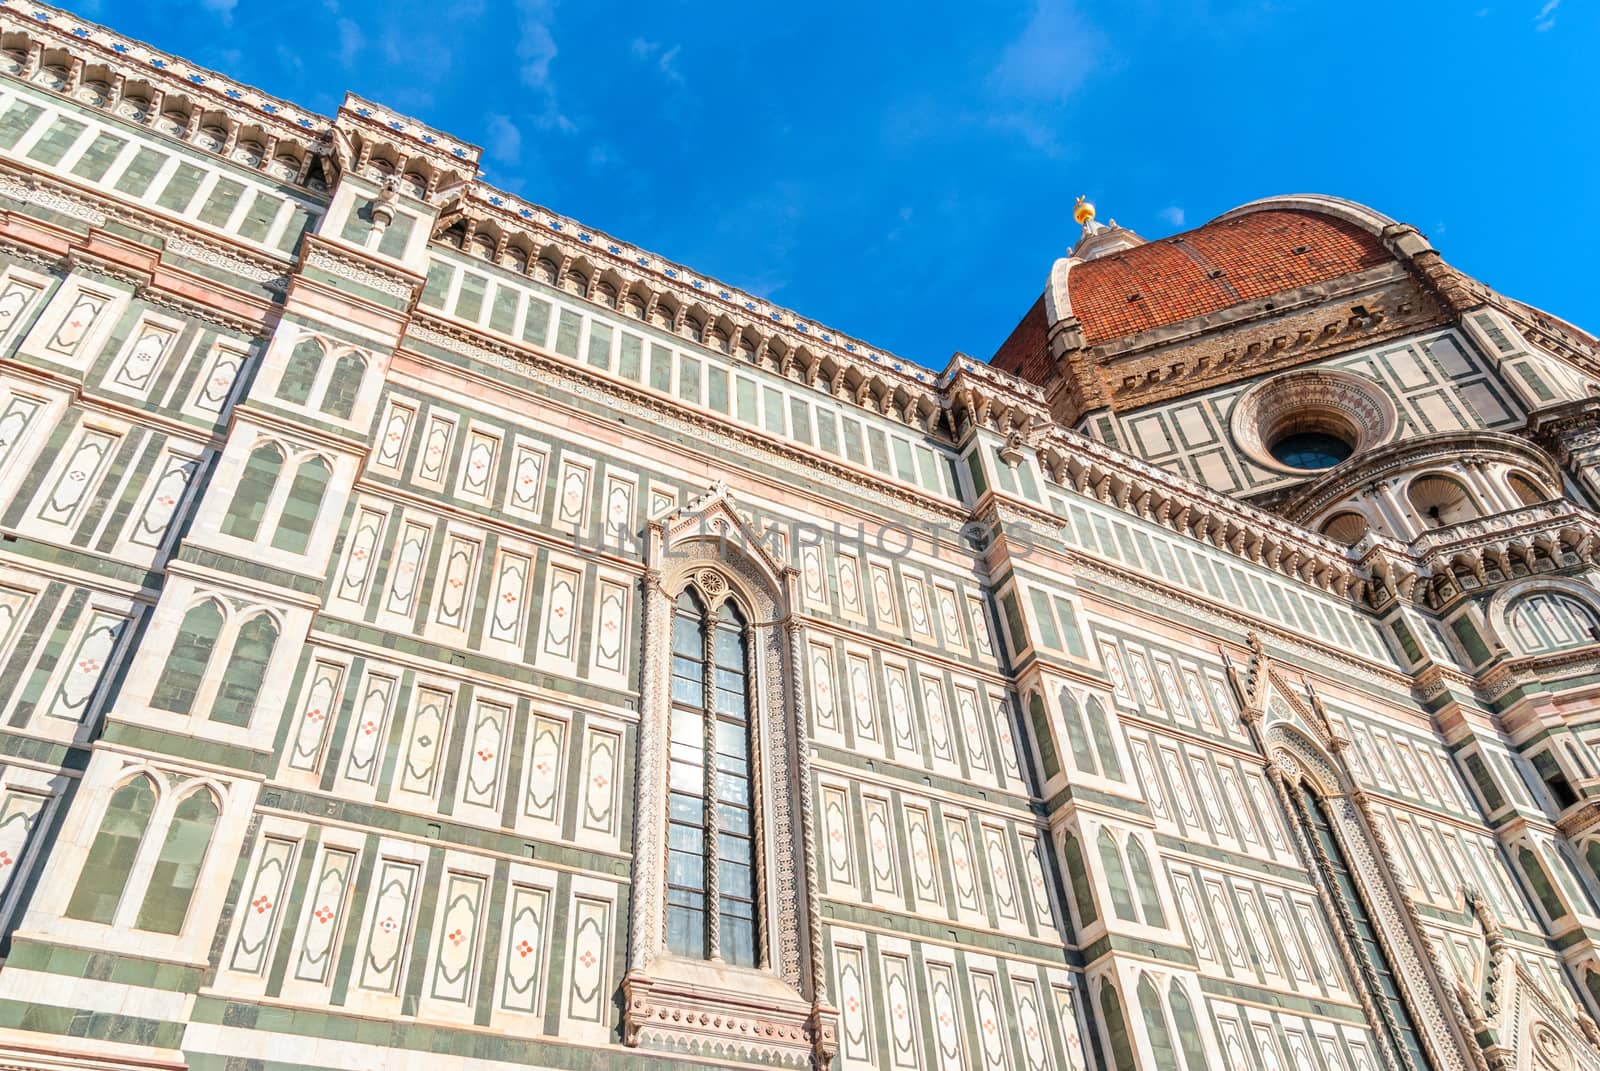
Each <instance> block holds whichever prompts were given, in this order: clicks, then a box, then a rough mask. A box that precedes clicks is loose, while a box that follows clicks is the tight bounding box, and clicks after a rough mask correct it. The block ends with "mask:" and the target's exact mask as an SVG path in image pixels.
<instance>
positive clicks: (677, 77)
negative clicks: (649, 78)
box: [628, 37, 683, 85]
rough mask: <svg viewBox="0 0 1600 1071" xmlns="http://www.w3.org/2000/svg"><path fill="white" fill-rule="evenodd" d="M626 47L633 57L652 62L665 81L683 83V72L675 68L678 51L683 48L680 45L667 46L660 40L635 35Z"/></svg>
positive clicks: (644, 61)
mask: <svg viewBox="0 0 1600 1071" xmlns="http://www.w3.org/2000/svg"><path fill="white" fill-rule="evenodd" d="M628 48H629V51H631V52H632V53H633V58H634V59H636V60H639V61H640V62H643V63H651V64H654V65H655V68H656V69H657V70H658V71H660V72H661V76H662V77H663V78H665V79H666V80H667V81H669V82H677V83H678V84H680V85H681V84H682V83H683V74H682V72H680V71H679V70H678V68H677V60H678V53H679V52H681V51H682V50H683V46H682V45H673V46H672V47H671V48H668V47H667V46H665V45H663V44H662V43H661V42H660V41H646V40H645V39H644V38H642V37H635V38H634V39H633V41H632V42H631V43H630V44H629V46H628Z"/></svg>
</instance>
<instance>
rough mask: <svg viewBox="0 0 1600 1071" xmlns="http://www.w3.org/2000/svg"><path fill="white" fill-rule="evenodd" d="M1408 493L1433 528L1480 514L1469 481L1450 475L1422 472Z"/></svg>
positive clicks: (1423, 518) (1420, 514) (1466, 519)
mask: <svg viewBox="0 0 1600 1071" xmlns="http://www.w3.org/2000/svg"><path fill="white" fill-rule="evenodd" d="M1406 497H1407V498H1408V499H1410V501H1411V508H1412V509H1414V510H1416V511H1417V516H1418V517H1419V518H1421V520H1422V523H1423V524H1425V525H1427V526H1428V527H1429V528H1444V527H1446V526H1447V525H1452V524H1460V523H1461V522H1462V521H1470V520H1472V518H1474V517H1476V516H1478V507H1477V505H1476V503H1474V502H1473V501H1472V495H1471V494H1470V493H1469V492H1468V491H1467V488H1466V485H1465V484H1463V483H1462V482H1461V481H1460V480H1457V479H1454V478H1452V477H1449V476H1441V475H1438V474H1437V473H1433V474H1429V475H1427V476H1419V477H1417V478H1416V479H1415V480H1412V481H1411V486H1410V487H1409V488H1407V489H1406Z"/></svg>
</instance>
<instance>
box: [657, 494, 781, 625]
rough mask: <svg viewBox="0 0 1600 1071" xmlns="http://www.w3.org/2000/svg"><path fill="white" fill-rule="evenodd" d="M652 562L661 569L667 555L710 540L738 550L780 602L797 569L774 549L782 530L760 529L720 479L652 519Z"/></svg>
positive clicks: (676, 554)
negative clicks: (758, 529) (681, 503)
mask: <svg viewBox="0 0 1600 1071" xmlns="http://www.w3.org/2000/svg"><path fill="white" fill-rule="evenodd" d="M650 535H651V542H650V561H651V562H652V564H653V565H655V566H656V567H657V568H660V567H661V565H662V563H663V559H664V557H665V556H666V555H669V554H672V555H673V556H681V555H682V553H683V548H684V545H685V544H688V543H695V542H711V543H715V544H717V545H718V546H719V547H721V548H726V549H729V550H734V551H738V552H740V553H739V556H740V557H742V558H743V559H744V560H745V561H746V562H747V563H748V564H749V565H750V566H751V567H753V568H754V570H755V571H756V572H757V573H759V574H761V576H762V578H763V579H764V580H765V581H766V582H767V583H768V584H769V585H770V586H771V588H772V591H773V593H774V595H775V596H776V597H777V598H778V599H779V601H786V599H787V596H788V589H789V582H790V579H791V578H792V576H793V574H794V572H795V570H794V568H793V567H792V566H790V565H787V564H786V563H784V562H783V561H782V560H781V559H780V558H779V557H778V555H777V553H775V551H774V542H775V541H777V540H780V539H781V533H779V532H777V531H776V530H774V529H768V530H767V531H766V532H758V531H757V530H756V527H755V523H754V521H753V520H752V519H751V518H750V516H749V515H748V514H747V513H744V512H742V511H741V510H740V509H739V508H738V505H737V503H736V501H735V499H734V494H733V491H732V490H731V489H730V488H729V487H728V485H727V483H725V482H724V481H722V480H717V481H716V482H715V483H713V484H711V486H710V487H708V488H707V489H706V491H705V492H704V493H703V494H701V495H698V496H697V497H695V498H692V499H690V500H689V501H688V502H687V503H685V504H684V505H683V506H682V507H680V508H679V509H677V510H674V511H673V512H671V513H668V514H667V515H666V516H664V517H661V518H658V519H656V520H652V521H651V522H650Z"/></svg>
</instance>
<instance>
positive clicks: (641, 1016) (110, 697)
mask: <svg viewBox="0 0 1600 1071" xmlns="http://www.w3.org/2000/svg"><path fill="white" fill-rule="evenodd" d="M478 160H479V150H478V149H477V148H475V147H474V146H472V145H468V144H465V143H462V142H460V141H458V140H456V139H454V138H452V137H451V136H449V135H448V134H447V133H445V132H443V131H439V130H434V129H431V128H429V127H426V126H424V125H422V124H420V123H418V122H416V121H414V120H412V119H410V118H407V117H404V116H400V115H397V114H394V113H392V112H390V111H389V110H387V109H385V108H384V107H383V106H381V105H379V104H376V103H373V102H369V101H365V100H362V99H360V98H357V97H354V96H349V97H346V98H345V101H344V104H343V105H342V106H341V107H340V108H339V110H338V112H337V114H336V115H334V116H332V117H326V116H322V115H317V114H313V113H310V112H307V111H305V110H303V109H301V108H299V107H297V106H296V105H294V104H292V103H290V102H288V101H283V100H278V99H274V98H271V97H269V96H266V95H264V94H262V93H261V92H259V91H257V90H255V89H253V88H251V87H249V86H245V85H242V84H238V83H235V82H233V81H231V80H229V79H228V78H227V77H226V76H225V75H223V74H219V73H216V72H212V71H209V70H203V69H200V68H197V67H195V66H193V65H192V64H189V63H187V62H186V61H184V60H183V59H181V58H179V57H175V56H171V55H168V54H165V53H162V52H159V51H157V50H155V49H153V48H151V47H148V46H146V45H144V44H141V43H139V42H136V41H132V40H129V39H126V38H123V37H121V36H119V35H118V34H117V33H116V32H114V31H113V30H110V29H107V28H104V27H101V26H97V25H94V24H91V23H87V22H84V21H83V20H80V19H78V18H76V17H75V16H72V15H70V14H68V13H66V12H63V11H59V10H56V9H52V8H48V7H44V6H39V5H32V4H18V3H10V2H8V3H5V4H4V5H3V6H0V954H3V963H0V1066H4V1067H6V1068H26V1069H30V1071H32V1069H46V1068H69V1067H70V1068H97V1069H135V1068H138V1069H169V1068H170V1069H180V1068H192V1069H196V1071H202V1069H203V1071H246V1069H248V1071H287V1069H289V1068H312V1069H318V1071H362V1069H369V1068H413V1067H414V1068H427V1069H429V1071H441V1069H461V1071H468V1069H470V1071H494V1069H501V1068H504V1069H510V1068H522V1067H535V1068H551V1069H556V1068H561V1069H568V1068H570V1069H586V1068H613V1069H643V1068H657V1067H665V1068H675V1067H677V1068H691V1067H726V1068H742V1067H786V1068H818V1069H821V1068H838V1069H842V1071H847V1069H856V1068H876V1069H883V1071H924V1069H926V1071H958V1069H968V1068H971V1069H981V1071H1168V1069H1171V1071H1208V1069H1227V1071H1233V1069H1247V1071H1391V1069H1398V1071H1567V1069H1581V1071H1596V1069H1600V1028H1597V1027H1596V1023H1595V1018H1594V1017H1595V1016H1596V1015H1600V717H1597V716H1596V714H1595V710H1594V709H1593V708H1591V707H1590V706H1589V705H1588V704H1590V703H1594V702H1595V701H1596V695H1597V693H1600V646H1597V645H1600V590H1597V579H1600V540H1597V536H1600V522H1597V518H1596V514H1595V512H1594V509H1595V507H1597V506H1600V467H1597V462H1600V397H1597V395H1600V343H1597V341H1596V339H1595V338H1593V337H1591V336H1590V335H1588V334H1586V333H1584V332H1583V331H1581V330H1579V329H1578V328H1575V327H1573V326H1571V325H1568V324H1566V323H1564V322H1562V321H1561V320H1559V319H1557V318H1555V317H1553V316H1550V315H1548V314H1546V313H1543V312H1541V311H1539V310H1538V309H1536V308H1533V307H1531V306H1529V305H1525V304H1522V303H1521V302H1519V301H1516V300H1513V299H1511V298H1507V297H1504V296H1502V295H1500V294H1498V293H1496V292H1495V291H1493V290H1491V289H1489V288H1488V287H1486V286H1484V285H1483V284H1481V283H1479V282H1477V281H1475V280H1473V279H1470V278H1468V277H1466V276H1464V275H1463V274H1461V273H1460V272H1459V271H1457V270H1455V269H1454V268H1452V267H1451V266H1450V265H1449V264H1448V263H1446V262H1445V261H1444V260H1443V259H1442V258H1441V256H1440V254H1439V253H1438V252H1437V251H1436V250H1435V249H1434V248H1433V247H1432V246H1431V245H1430V244H1429V242H1428V241H1427V239H1426V238H1424V237H1423V236H1422V235H1421V234H1419V233H1418V232H1417V230H1416V229H1415V228H1413V227H1410V226H1407V225H1405V224H1402V223H1397V222H1395V221H1394V220H1391V219H1389V218H1387V217H1385V216H1383V215H1381V214H1380V213H1378V212H1376V211H1374V210H1372V209H1369V208H1366V207H1363V206H1361V205H1357V204H1353V203H1351V202H1348V201H1343V200H1338V199H1335V198H1330V197H1320V196H1285V197H1276V198H1270V199H1267V200H1264V201H1258V202H1254V203H1251V204H1247V205H1244V206H1242V207H1240V208H1238V209H1235V210H1233V211H1231V212H1228V213H1226V214H1225V215H1223V216H1221V217H1219V218H1217V219H1215V220H1212V221H1211V222H1209V223H1207V224H1205V225H1204V226H1201V227H1199V228H1197V229H1195V230H1192V231H1189V232H1187V233H1184V234H1179V235H1174V236H1170V237H1165V238H1160V239H1156V240H1149V241H1147V240H1145V239H1144V238H1142V237H1141V236H1139V235H1137V234H1135V233H1133V232H1131V231H1129V230H1127V229H1125V228H1121V227H1118V226H1116V225H1115V223H1111V224H1109V225H1107V224H1103V223H1101V222H1099V221H1098V220H1096V219H1095V217H1094V211H1093V209H1092V206H1089V205H1087V204H1085V203H1082V202H1080V204H1079V205H1078V206H1076V209H1075V211H1074V212H1073V215H1074V217H1075V219H1076V221H1077V223H1078V224H1079V225H1081V229H1082V234H1081V236H1080V237H1078V239H1077V240H1076V244H1075V245H1074V247H1073V249H1072V251H1071V252H1070V254H1068V255H1065V256H1063V257H1062V258H1061V259H1060V260H1059V261H1057V262H1056V263H1055V264H1054V265H1044V264H1041V265H1040V266H1039V273H1040V276H1041V279H1042V284H1041V288H1040V291H1039V292H1038V293H1037V294H1019V295H1018V299H1019V300H1018V305H1019V307H1021V306H1024V305H1026V306H1027V310H1028V311H1027V312H1026V313H1025V314H1024V315H1023V317H1022V319H1021V320H1020V321H1019V323H1018V324H1017V327H1016V329H1015V331H1014V332H1013V333H1012V334H1011V335H1010V337H1009V338H1008V339H1007V340H1006V342H1005V343H1004V344H1003V345H1002V346H1001V347H1000V349H999V351H998V352H997V353H995V354H993V355H992V356H991V357H990V359H988V360H978V359H974V358H971V357H968V356H966V355H965V354H959V353H958V354H956V355H955V356H954V357H953V358H952V359H951V360H950V362H949V363H948V364H947V365H946V367H944V369H943V370H941V371H933V370H930V369H927V368H923V367H919V366H918V365H916V364H913V363H911V362H909V361H906V360H903V359H901V358H898V357H895V356H894V355H892V354H889V353H886V352H883V351H882V350H880V349H877V348H876V347H874V346H872V345H871V344H869V343H867V342H864V341H862V340H859V339H856V338H853V337H849V336H846V335H843V334H841V333H839V332H837V331H835V330H833V329H831V328H829V327H826V326H824V325H822V324H819V323H817V322H815V321H813V320H809V319H807V318H805V317H803V316H799V315H797V314H795V313H793V312H791V311H790V310H788V309H784V308H780V307H776V306H773V305H772V304H770V303H769V302H767V301H764V300H761V299H759V298H757V297H754V296H752V295H748V294H745V293H742V292H740V291H738V290H736V289H735V288H732V287H730V286H726V285H724V284H722V283H719V282H717V281H715V280H713V279H711V278H709V277H707V276H705V275H702V274H700V273H699V272H696V271H695V270H693V269H691V268H689V267H686V266H683V265H679V264H676V263H673V262H670V261H666V260H663V259H661V258H659V257H658V256H656V255H655V254H653V253H649V252H646V251H644V250H641V249H638V248H636V247H634V246H631V245H628V244H626V243H625V242H623V241H622V240H620V239H614V238H611V237H609V236H607V235H605V234H602V233H600V232H598V231H594V230H591V229H589V228H587V227H585V226H584V225H583V224H581V223H579V222H577V221H575V220H572V219H569V218H566V217H564V216H561V215H558V214H556V213H554V212H552V211H550V210H548V209H545V208H542V207H540V206H538V205H535V204H532V203H529V202H526V201H524V200H522V199H520V198H519V197H516V196H513V195H512V194H510V193H506V192H503V191H499V190H496V189H494V188H493V187H491V186H489V185H487V184H485V183H484V182H483V181H482V180H481V176H480V174H479V168H478ZM1062 215H1063V223H1065V217H1066V215H1067V212H1066V211H1065V210H1063V213H1062ZM1034 299H1036V300H1034ZM1030 302H1031V304H1030Z"/></svg>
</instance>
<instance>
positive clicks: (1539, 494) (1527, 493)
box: [1506, 472, 1550, 506]
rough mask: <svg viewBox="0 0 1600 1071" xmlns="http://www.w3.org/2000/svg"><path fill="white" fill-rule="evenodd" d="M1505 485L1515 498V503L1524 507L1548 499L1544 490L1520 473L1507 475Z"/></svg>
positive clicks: (1547, 494)
mask: <svg viewBox="0 0 1600 1071" xmlns="http://www.w3.org/2000/svg"><path fill="white" fill-rule="evenodd" d="M1506 484H1507V485H1508V486H1509V487H1510V488H1511V493H1512V494H1513V495H1515V496H1516V498H1517V501H1518V502H1521V503H1522V504H1523V505H1524V506H1533V505H1537V504H1538V503H1540V502H1543V501H1545V500H1547V499H1548V498H1549V497H1550V495H1549V493H1548V492H1547V491H1545V489H1544V488H1542V487H1540V486H1539V485H1538V484H1536V483H1534V482H1533V481H1532V480H1530V479H1528V477H1526V476H1524V475H1523V474H1522V473H1520V472H1513V473H1509V474H1507V476H1506Z"/></svg>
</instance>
